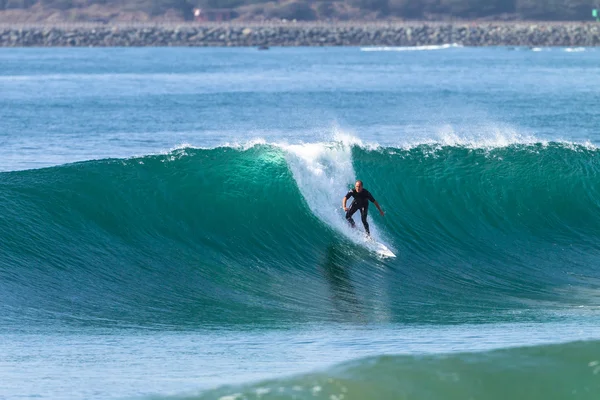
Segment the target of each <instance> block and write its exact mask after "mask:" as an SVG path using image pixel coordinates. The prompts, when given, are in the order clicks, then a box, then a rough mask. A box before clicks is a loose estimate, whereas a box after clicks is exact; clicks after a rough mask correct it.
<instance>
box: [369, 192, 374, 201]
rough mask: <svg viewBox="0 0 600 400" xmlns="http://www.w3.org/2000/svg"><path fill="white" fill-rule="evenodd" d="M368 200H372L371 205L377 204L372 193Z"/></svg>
mask: <svg viewBox="0 0 600 400" xmlns="http://www.w3.org/2000/svg"><path fill="white" fill-rule="evenodd" d="M368 199H369V200H371V203H375V198H374V197H373V195H372V194H371V192H369V196H368Z"/></svg>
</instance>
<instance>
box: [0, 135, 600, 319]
mask: <svg viewBox="0 0 600 400" xmlns="http://www.w3.org/2000/svg"><path fill="white" fill-rule="evenodd" d="M599 155H600V152H599V151H598V150H597V149H595V148H591V147H589V146H582V145H574V144H564V143H546V144H542V143H532V144H513V145H508V146H503V147H495V148H491V147H490V148H482V147H480V148H477V147H473V146H467V145H453V146H443V145H440V144H427V145H423V144H422V145H418V146H414V147H411V148H380V147H377V148H370V147H368V146H363V145H360V144H344V143H313V144H305V145H270V144H256V145H254V146H251V147H248V148H241V147H220V148H215V149H193V148H184V149H178V150H175V151H173V152H171V153H169V154H165V155H151V156H145V157H140V158H133V159H126V160H122V159H108V160H100V161H88V162H83V163H76V164H69V165H62V166H58V167H53V168H46V169H38V170H28V171H15V172H7V173H2V174H0V188H1V190H0V207H1V209H2V210H3V212H2V213H1V214H0V237H1V238H2V241H1V243H0V250H1V251H0V290H1V291H2V293H3V296H4V299H3V300H4V301H3V303H2V304H1V305H0V318H2V319H3V320H4V321H9V322H10V321H18V322H19V321H20V322H22V321H23V319H24V318H25V319H27V320H28V321H29V322H31V323H35V322H36V321H43V322H44V323H46V324H47V323H48V321H49V320H54V321H60V322H73V323H84V324H91V325H96V324H124V325H128V324H133V325H139V324H142V325H145V324H155V325H165V326H176V327H177V326H199V325H202V326H206V325H210V324H215V325H223V324H225V325H228V324H282V323H284V324H285V323H289V322H292V321H293V322H302V321H305V322H307V321H328V320H341V321H361V322H365V321H367V322H368V321H370V322H377V321H379V322H405V323H452V322H455V321H462V322H466V321H490V320H504V319H506V318H509V319H510V320H513V321H514V320H515V319H518V318H526V319H535V318H549V317H548V313H547V312H546V311H547V310H553V311H556V310H562V311H564V310H571V309H573V308H574V307H575V306H578V307H579V306H594V305H596V304H597V296H596V295H595V293H596V289H597V288H598V281H597V279H596V278H595V276H596V275H597V274H596V272H595V271H594V268H595V266H596V265H597V263H598V261H599V260H600V247H599V245H598V243H600V240H599V239H600V202H599V201H598V199H599V198H600V193H599V191H600V176H599V173H600V162H599ZM355 177H360V178H361V179H363V180H364V181H365V187H366V188H367V189H369V190H370V191H371V192H372V193H373V194H374V195H375V197H376V198H377V200H378V201H379V202H380V203H381V204H382V205H383V207H384V208H385V209H386V211H387V214H386V215H385V217H383V218H382V217H380V216H379V215H378V213H377V212H376V210H375V208H374V207H371V211H370V221H371V225H372V232H373V236H374V237H375V238H376V239H377V240H379V241H381V242H383V243H385V244H387V245H388V247H390V248H391V249H392V251H394V252H395V253H396V255H397V257H396V258H382V257H379V256H378V255H377V254H375V253H373V252H371V251H369V250H368V249H367V248H366V247H365V244H364V240H363V238H362V234H361V233H360V229H358V230H355V231H352V230H350V229H348V227H347V225H346V223H345V221H344V219H343V213H342V211H341V209H340V201H341V198H342V197H343V195H344V194H345V192H346V190H347V189H348V187H349V186H351V185H352V183H353V180H354V179H355ZM359 225H360V222H359ZM515 311H518V312H517V313H515Z"/></svg>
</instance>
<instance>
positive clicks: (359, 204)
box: [342, 180, 385, 236]
mask: <svg viewBox="0 0 600 400" xmlns="http://www.w3.org/2000/svg"><path fill="white" fill-rule="evenodd" d="M350 197H354V201H353V202H352V204H351V205H350V207H346V202H347V201H348V199H349V198H350ZM369 201H371V202H373V203H375V207H377V209H378V210H379V214H381V216H382V217H383V215H384V214H385V213H384V212H383V210H382V209H381V207H380V206H379V203H378V202H377V200H375V198H373V195H372V194H371V192H369V191H368V190H367V189H364V188H363V183H362V181H360V180H359V181H356V183H355V184H354V189H352V190H350V191H349V192H348V193H346V195H345V196H344V199H343V200H342V208H343V209H344V211H346V219H347V220H348V222H349V223H350V226H352V227H353V228H354V227H355V225H356V224H355V223H354V220H353V219H352V215H354V213H355V212H356V211H358V210H360V219H361V220H362V223H363V225H364V227H365V232H367V236H371V232H370V231H369V223H368V222H367V212H368V211H369Z"/></svg>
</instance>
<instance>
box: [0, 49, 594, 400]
mask: <svg viewBox="0 0 600 400" xmlns="http://www.w3.org/2000/svg"><path fill="white" fill-rule="evenodd" d="M599 77H600V50H599V49H594V48H512V47H510V48H509V47H498V48H464V47H460V46H454V45H449V46H426V47H417V48H393V47H380V48H372V47H371V48H359V47H349V48H271V49H270V50H268V51H258V50H257V49H254V48H241V49H227V48H218V49H217V48H214V49H211V48H200V49H198V48H106V49H98V48H89V49H88V48H53V49H36V48H28V49H0V399H32V398H35V399H220V400H242V399H323V400H351V399H415V400H421V399H444V400H453V399H482V400H490V399H492V400H493V399H498V400H500V399H527V400H536V399H544V400H548V399H594V400H596V399H598V398H600V79H599ZM355 179H362V180H363V181H364V185H365V187H366V188H367V189H368V190H369V191H371V193H372V194H373V195H374V197H375V198H376V199H377V201H378V202H379V203H380V204H381V205H382V207H383V209H384V210H385V216H381V215H379V213H378V212H377V210H376V209H375V207H371V208H370V212H369V221H370V224H371V231H372V233H373V238H374V240H375V241H376V242H378V243H382V244H384V245H385V246H387V248H388V249H389V250H390V251H391V252H392V253H394V255H395V256H394V257H392V256H390V255H389V254H387V255H385V254H382V253H380V252H377V251H376V245H374V243H372V242H369V241H367V240H365V237H364V232H363V229H362V226H361V223H360V221H359V219H360V218H358V215H357V216H356V217H355V218H356V219H357V222H358V227H357V229H355V230H352V229H350V228H349V227H348V225H347V224H346V221H345V220H344V214H343V211H342V209H341V207H340V206H341V200H342V197H343V196H344V194H345V193H346V191H347V190H348V189H349V188H350V187H351V186H352V185H353V183H354V180H355Z"/></svg>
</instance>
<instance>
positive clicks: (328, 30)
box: [0, 23, 600, 47]
mask: <svg viewBox="0 0 600 400" xmlns="http://www.w3.org/2000/svg"><path fill="white" fill-rule="evenodd" d="M448 43H456V44H459V45H463V46H599V45H600V24H596V23H496V24H494V23H486V24H482V23H455V24H441V23H438V24H435V23H421V24H416V23H395V24H391V23H390V24H368V23H363V24H361V23H354V24H307V23H287V24H284V23H282V24H262V25H259V24H240V23H237V24H206V25H199V24H181V25H165V26H143V25H139V26H133V25H129V26H121V25H73V26H68V25H65V26H0V47H55V46H59V47H67V46H77V47H108V46H126V47H129V46H258V47H260V46H427V45H442V44H448Z"/></svg>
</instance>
